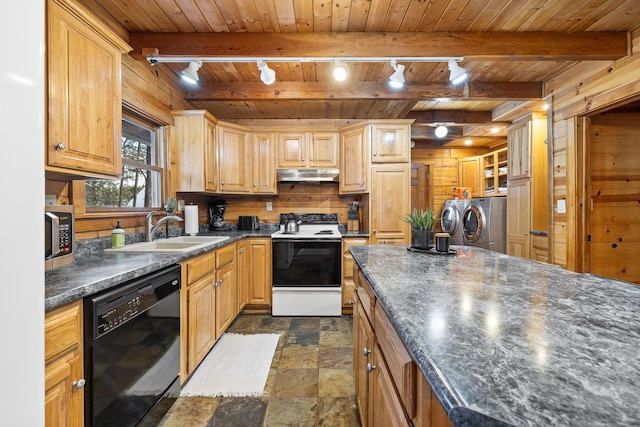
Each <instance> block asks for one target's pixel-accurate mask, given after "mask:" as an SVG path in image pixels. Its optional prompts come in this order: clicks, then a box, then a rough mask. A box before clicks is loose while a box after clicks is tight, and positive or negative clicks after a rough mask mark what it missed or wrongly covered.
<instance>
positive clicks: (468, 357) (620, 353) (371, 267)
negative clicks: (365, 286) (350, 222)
mask: <svg viewBox="0 0 640 427" xmlns="http://www.w3.org/2000/svg"><path fill="white" fill-rule="evenodd" d="M453 248H455V249H456V250H457V252H458V253H457V256H441V255H431V254H424V253H415V252H410V251H407V247H406V246H401V245H373V246H355V247H351V248H350V252H351V254H352V255H353V258H354V260H355V262H356V263H357V264H358V265H359V266H360V267H361V269H362V270H363V273H364V275H365V277H366V278H367V280H368V281H369V283H370V284H371V286H372V288H373V291H374V293H375V294H376V296H377V298H378V301H379V302H380V304H381V305H382V307H383V308H384V309H385V311H386V312H387V314H388V315H389V318H390V320H391V322H392V323H393V324H394V326H395V328H396V330H397V332H398V335H399V336H400V338H401V339H402V340H403V342H404V343H405V345H406V347H407V349H408V350H409V352H410V353H411V354H412V356H413V358H414V359H415V360H416V362H417V364H418V366H419V368H420V370H421V371H422V373H423V374H424V375H425V377H426V378H427V380H428V381H429V383H430V384H431V386H432V388H433V390H434V392H435V393H436V395H437V396H438V399H439V400H440V402H441V403H442V404H443V406H444V408H445V409H446V410H447V412H448V413H449V418H450V419H451V421H452V422H453V424H454V425H455V426H473V425H482V426H492V425H496V426H499V425H515V426H541V425H553V426H587V425H588V426H611V425H640V406H639V405H638V397H639V396H640V357H638V352H639V351H640V317H639V316H638V307H640V287H639V286H636V285H633V284H629V283H624V282H618V281H614V280H608V279H604V278H601V277H597V276H592V275H589V274H579V273H574V272H570V271H567V270H563V269H561V268H560V267H556V266H552V265H549V264H544V263H540V262H536V261H531V260H526V259H523V258H517V257H510V256H507V255H503V254H499V253H496V252H490V251H487V250H483V249H479V248H474V247H469V246H464V247H461V246H454V247H453Z"/></svg>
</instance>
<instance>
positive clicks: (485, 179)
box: [480, 148, 507, 197]
mask: <svg viewBox="0 0 640 427" xmlns="http://www.w3.org/2000/svg"><path fill="white" fill-rule="evenodd" d="M480 162H481V170H480V173H481V174H482V181H481V182H482V189H481V191H482V193H481V195H482V196H484V197H491V196H506V195H507V149H506V148H502V149H500V150H495V151H492V152H490V153H487V154H485V155H483V156H480Z"/></svg>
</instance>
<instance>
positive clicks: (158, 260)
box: [44, 230, 273, 310]
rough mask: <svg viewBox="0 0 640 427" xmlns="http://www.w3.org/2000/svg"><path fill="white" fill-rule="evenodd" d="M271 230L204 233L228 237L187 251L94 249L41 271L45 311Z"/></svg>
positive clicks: (267, 234) (259, 235) (267, 233)
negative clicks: (43, 275)
mask: <svg viewBox="0 0 640 427" xmlns="http://www.w3.org/2000/svg"><path fill="white" fill-rule="evenodd" d="M271 233H273V230H256V231H225V232H218V233H214V232H211V233H206V234H208V235H214V236H215V235H222V236H229V240H225V241H223V242H220V243H216V244H212V245H209V246H207V247H205V248H201V249H197V250H194V251H191V252H187V253H114V252H103V251H102V250H98V251H96V253H95V254H90V255H86V256H82V257H80V258H78V259H76V260H75V261H74V263H73V264H72V265H69V266H65V267H61V268H58V269H55V270H52V271H47V272H46V273H45V295H44V303H45V310H50V309H52V308H55V307H58V306H60V305H63V304H66V303H68V302H71V301H75V300H78V299H82V298H84V297H87V296H89V295H93V294H96V293H98V292H100V291H103V290H105V289H109V288H111V287H114V286H117V285H119V284H122V283H125V282H127V281H129V280H131V279H134V278H137V277H140V276H144V275H145V274H148V273H151V272H153V271H156V270H159V269H161V268H164V267H168V266H170V265H173V264H176V263H178V262H181V261H184V260H186V259H188V258H192V257H194V256H197V255H200V254H203V253H205V252H209V251H212V250H215V249H217V248H220V247H222V246H225V245H228V244H230V243H233V242H236V241H238V240H241V239H243V238H245V237H269V236H270V235H271Z"/></svg>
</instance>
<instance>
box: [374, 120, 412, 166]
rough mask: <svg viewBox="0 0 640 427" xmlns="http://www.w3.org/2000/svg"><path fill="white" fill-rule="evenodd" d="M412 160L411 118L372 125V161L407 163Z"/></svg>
mask: <svg viewBox="0 0 640 427" xmlns="http://www.w3.org/2000/svg"><path fill="white" fill-rule="evenodd" d="M410 160H411V120H409V121H406V120H405V121H402V120H400V121H398V120H394V121H393V122H391V123H374V124H372V125H371V162H372V163H405V162H408V161H410Z"/></svg>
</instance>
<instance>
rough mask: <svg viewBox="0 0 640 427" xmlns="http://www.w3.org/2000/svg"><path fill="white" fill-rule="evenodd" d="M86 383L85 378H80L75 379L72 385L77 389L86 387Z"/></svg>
mask: <svg viewBox="0 0 640 427" xmlns="http://www.w3.org/2000/svg"><path fill="white" fill-rule="evenodd" d="M85 384H86V381H85V379H84V378H80V379H79V380H78V381H74V382H73V384H71V386H72V387H73V388H76V389H81V388H82V387H84V385H85Z"/></svg>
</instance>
